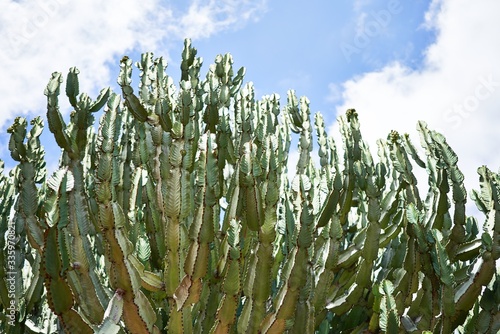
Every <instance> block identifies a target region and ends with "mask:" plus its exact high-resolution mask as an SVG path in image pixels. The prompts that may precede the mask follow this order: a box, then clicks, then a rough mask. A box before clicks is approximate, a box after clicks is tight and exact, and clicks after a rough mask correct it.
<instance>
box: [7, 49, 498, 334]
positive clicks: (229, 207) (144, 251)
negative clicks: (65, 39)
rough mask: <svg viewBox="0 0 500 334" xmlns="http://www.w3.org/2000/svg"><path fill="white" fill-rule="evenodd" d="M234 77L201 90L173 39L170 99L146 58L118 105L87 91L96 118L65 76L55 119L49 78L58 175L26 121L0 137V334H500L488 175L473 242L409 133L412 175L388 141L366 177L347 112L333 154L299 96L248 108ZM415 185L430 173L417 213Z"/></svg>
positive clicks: (459, 188) (455, 203) (55, 80)
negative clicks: (6, 166)
mask: <svg viewBox="0 0 500 334" xmlns="http://www.w3.org/2000/svg"><path fill="white" fill-rule="evenodd" d="M232 64H233V59H232V57H231V55H229V54H226V55H224V56H222V55H220V56H217V57H216V59H215V64H212V65H210V66H209V68H208V71H207V73H206V77H205V79H201V78H200V69H201V66H202V59H201V58H199V57H197V56H196V49H194V48H193V47H192V46H191V44H190V41H189V40H186V42H185V48H184V51H183V53H182V62H181V81H180V83H179V86H178V87H176V86H175V85H174V84H173V80H172V78H171V77H169V76H168V75H167V74H166V72H165V69H166V67H167V64H166V62H165V60H164V59H163V58H156V59H155V58H153V55H152V54H151V53H146V54H144V55H142V57H141V60H140V61H139V62H138V63H137V64H136V66H137V68H138V69H139V71H140V75H139V78H140V82H139V87H138V91H137V92H136V93H135V92H134V89H133V88H132V87H131V83H132V80H131V75H132V61H131V60H130V59H129V58H128V57H124V58H123V59H122V60H121V62H120V74H119V78H118V84H119V85H120V87H121V90H122V94H121V96H120V95H119V94H117V93H114V92H112V91H111V90H110V89H103V90H102V91H101V93H100V95H99V96H98V97H97V98H96V100H95V101H94V100H92V99H91V98H90V97H89V96H87V95H86V94H84V93H80V92H79V83H78V74H79V71H78V70H77V69H76V68H71V69H70V72H69V74H68V76H67V80H66V88H65V92H66V95H67V97H68V99H69V102H70V105H71V106H72V108H73V109H74V110H73V111H72V112H71V114H70V117H69V121H67V120H65V119H64V117H63V116H62V115H61V112H60V110H59V102H58V99H59V93H60V90H61V84H62V81H63V80H62V75H61V74H60V73H54V74H53V75H52V77H51V79H50V81H49V83H48V85H47V89H46V90H45V95H46V96H47V121H48V127H49V130H50V131H51V132H52V133H53V135H54V138H55V141H56V143H57V144H58V145H59V147H60V148H61V150H62V154H61V158H60V160H59V167H58V169H57V170H56V171H55V172H54V173H53V174H52V176H50V177H47V176H46V169H45V160H44V159H45V157H44V150H43V148H42V146H41V143H40V140H39V136H40V134H41V132H42V130H43V124H42V120H41V119H40V118H36V119H34V120H33V121H32V123H31V129H30V130H29V131H28V124H27V121H26V120H25V119H24V118H17V119H16V120H15V122H14V124H13V125H12V126H11V127H10V128H9V130H8V131H9V133H10V134H11V139H10V142H9V149H10V151H11V155H12V158H13V159H14V160H15V161H16V162H17V163H18V165H17V166H16V167H15V168H14V169H12V170H11V171H10V173H9V174H8V175H5V174H4V172H3V163H2V164H1V165H0V167H1V173H0V213H1V215H0V234H1V235H2V238H0V248H1V249H2V252H1V253H0V277H1V278H2V279H0V301H1V304H0V309H1V311H2V312H1V314H2V315H1V316H0V317H1V320H2V321H1V322H0V330H1V331H2V332H3V333H55V332H58V333H60V332H66V333H92V332H95V333H163V332H165V333H282V332H287V333H314V332H318V333H340V332H342V333H344V332H347V333H349V332H350V333H361V332H371V333H375V332H386V333H400V332H415V333H421V332H434V333H435V332H441V333H451V332H452V331H453V330H458V331H459V332H463V333H476V332H481V333H491V332H496V331H498V330H499V328H500V309H499V307H498V305H500V288H499V277H500V272H498V269H497V267H496V262H497V260H498V258H499V257H500V199H499V194H500V175H499V174H496V173H494V172H491V171H490V170H489V169H487V168H486V167H481V168H479V170H478V172H479V175H480V179H479V181H480V190H479V191H473V192H472V193H471V196H472V199H473V200H474V201H475V202H476V204H477V207H478V208H479V210H480V211H481V212H482V213H484V215H485V218H486V219H485V221H484V225H483V226H484V227H483V230H482V231H479V229H478V223H477V221H476V218H474V217H471V216H467V215H466V210H465V208H466V200H467V192H466V190H465V188H464V185H463V180H464V176H463V174H462V173H461V171H460V169H459V168H458V166H457V161H458V159H457V156H456V154H455V152H454V151H453V150H452V149H451V148H450V147H449V146H448V144H447V143H446V140H445V138H444V137H443V136H442V135H440V134H439V133H437V132H435V131H432V130H429V129H428V128H427V125H426V124H425V123H423V122H420V123H419V124H418V126H417V129H418V132H419V133H420V136H421V144H422V147H423V150H424V151H425V156H426V158H425V159H421V158H420V157H419V153H418V150H417V149H416V148H415V147H414V146H413V143H412V142H411V141H410V140H409V137H408V136H407V135H399V134H398V133H397V132H395V131H393V132H391V133H390V134H389V136H388V138H387V140H386V141H382V140H380V141H378V142H377V145H378V159H376V160H375V159H374V158H373V156H372V154H371V151H370V150H369V148H368V145H367V144H366V143H365V142H364V141H363V139H362V135H361V130H360V123H359V121H358V115H357V113H356V111H355V110H354V109H350V110H348V111H347V113H346V115H345V116H341V117H339V119H338V122H339V125H340V131H341V135H342V143H337V142H335V141H334V140H333V138H332V137H329V136H328V135H327V133H326V129H325V124H324V120H323V117H322V116H321V115H320V114H319V113H318V114H316V115H314V117H311V112H310V108H309V100H308V99H307V98H305V97H302V98H298V97H297V96H296V94H295V92H294V91H289V92H288V95H287V103H286V105H285V106H284V107H281V105H280V98H279V96H278V95H276V94H273V95H267V96H264V97H262V99H260V100H258V99H256V98H255V90H254V87H253V85H252V84H251V83H247V84H245V85H244V84H243V77H244V74H245V70H244V69H243V68H241V69H239V70H238V71H234V70H233V67H232ZM103 107H104V111H103V112H102V113H101V112H100V110H101V109H102V108H103ZM96 112H99V113H100V114H101V115H100V122H99V128H98V130H97V131H96V130H95V128H94V127H93V124H94V114H95V113H96ZM313 121H314V123H312V122H313ZM313 124H314V125H313ZM292 133H294V134H295V136H296V138H297V140H298V147H297V149H298V161H297V165H296V166H294V167H293V168H295V170H293V171H290V170H289V169H288V168H289V160H288V159H289V153H290V147H291V143H292V136H294V135H292ZM313 136H315V138H316V140H317V141H316V143H315V144H314V145H316V147H317V155H316V156H313V155H312V151H313V147H314V145H313ZM339 144H342V149H341V150H339V149H338V148H337V146H338V145H339ZM340 152H341V153H342V154H343V158H342V157H341V156H339V153H340ZM315 158H318V160H317V161H318V162H319V166H318V165H316V164H315V161H316V159H315ZM414 168H424V169H425V170H426V171H427V174H428V184H427V189H428V190H427V194H426V196H425V197H421V195H420V193H419V190H421V189H422V188H418V187H417V179H416V177H415V175H414V173H413V169H414ZM289 177H290V179H289ZM12 277H14V279H12ZM11 320H12V321H11Z"/></svg>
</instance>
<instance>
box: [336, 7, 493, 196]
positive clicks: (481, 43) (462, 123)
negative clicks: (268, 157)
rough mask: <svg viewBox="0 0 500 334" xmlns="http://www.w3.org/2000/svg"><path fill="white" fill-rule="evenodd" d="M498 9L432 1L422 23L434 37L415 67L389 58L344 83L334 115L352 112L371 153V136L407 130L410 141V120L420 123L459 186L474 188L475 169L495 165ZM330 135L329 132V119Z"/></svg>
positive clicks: (413, 127)
mask: <svg viewBox="0 0 500 334" xmlns="http://www.w3.org/2000/svg"><path fill="white" fill-rule="evenodd" d="M499 12H500V2H498V1H496V0H483V1H478V2H470V1H466V0H435V1H433V2H432V4H431V6H430V9H429V11H428V13H427V15H426V21H425V22H423V25H424V26H425V27H427V28H432V29H435V32H436V40H435V42H434V43H433V44H432V45H430V46H429V47H428V49H427V50H426V52H425V54H424V62H423V65H422V67H421V68H420V69H417V70H413V69H411V68H409V67H406V66H405V65H404V64H402V63H399V62H395V63H391V64H387V65H386V66H385V67H383V68H382V69H381V70H379V71H377V72H371V73H365V74H363V75H361V76H359V77H355V78H353V79H351V80H349V81H346V82H344V83H343V84H342V86H341V89H340V91H341V96H342V99H343V104H342V105H341V106H339V107H338V108H337V114H343V113H345V110H346V109H348V108H355V109H356V110H357V111H358V114H359V116H360V122H361V127H362V133H363V135H364V138H365V140H366V141H367V142H368V143H369V145H370V147H371V148H372V150H373V151H374V152H375V142H376V140H377V139H378V138H384V139H385V138H386V136H387V134H388V133H389V132H390V130H392V129H394V130H397V131H398V132H400V133H409V134H410V135H411V137H412V139H413V141H414V143H415V144H417V145H418V143H419V142H420V141H419V137H418V133H417V131H416V124H417V121H418V120H424V121H426V122H427V123H428V125H429V127H430V128H431V129H435V130H438V131H441V132H442V133H443V134H444V135H445V136H446V138H447V140H448V143H450V145H451V146H452V148H454V149H455V151H456V152H457V154H458V157H459V167H461V168H462V171H464V173H465V175H466V187H467V189H468V190H470V189H471V188H476V189H477V188H478V176H477V173H476V169H477V167H479V166H481V165H483V164H485V165H488V166H489V167H490V169H492V170H494V171H497V170H498V168H499V166H500V155H498V154H496V152H497V151H498V144H497V143H498V141H499V139H500V135H499V133H498V127H499V124H500V113H498V111H499V109H500V67H498V66H497V63H498V59H500V44H498V43H496V42H495V41H496V40H497V39H498V31H500V21H499V20H498V18H497V17H496V16H497V14H498V13H499ZM332 87H334V88H335V87H336V86H335V85H333V86H332ZM337 88H338V87H337ZM338 94H339V93H338V89H337V90H335V89H334V90H333V91H332V95H333V97H336V96H338ZM330 133H331V134H332V135H334V136H337V133H338V129H337V124H334V125H332V126H331V127H330Z"/></svg>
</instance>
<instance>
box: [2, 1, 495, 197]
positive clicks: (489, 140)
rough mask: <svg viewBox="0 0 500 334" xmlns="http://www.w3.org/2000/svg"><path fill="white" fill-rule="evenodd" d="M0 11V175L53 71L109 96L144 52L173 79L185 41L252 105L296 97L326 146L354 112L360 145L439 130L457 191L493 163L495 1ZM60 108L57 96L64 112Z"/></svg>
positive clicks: (34, 5) (63, 6)
mask: <svg viewBox="0 0 500 334" xmlns="http://www.w3.org/2000/svg"><path fill="white" fill-rule="evenodd" d="M0 8H1V9H2V10H1V11H0V61H1V64H2V66H1V67H0V77H1V78H2V80H1V82H0V97H1V99H2V111H1V113H0V159H2V160H4V161H5V162H6V166H7V167H8V168H12V166H13V163H12V161H11V160H10V158H9V152H8V150H7V144H8V138H9V137H8V135H7V134H6V129H7V127H8V126H9V125H10V124H11V123H12V121H13V119H14V117H15V116H18V115H22V116H25V117H28V118H32V117H34V116H36V115H45V105H46V101H45V96H44V95H43V90H44V88H45V86H46V84H47V81H48V79H49V77H50V75H51V73H52V72H53V71H59V72H63V75H64V76H65V75H66V73H67V71H68V69H69V68H70V67H71V66H76V67H78V68H79V69H80V72H81V74H80V80H81V91H82V92H87V93H89V95H90V96H93V97H95V96H97V94H98V92H99V90H100V89H101V88H103V87H106V86H112V87H114V89H115V90H117V89H116V84H115V83H116V75H117V71H118V68H119V66H118V63H119V60H120V58H121V57H122V56H123V55H128V56H129V57H131V58H132V59H133V60H134V61H137V60H139V59H140V58H139V57H140V54H141V53H142V52H146V51H153V52H154V53H155V55H156V56H164V57H166V58H167V60H168V62H169V66H168V68H167V72H168V74H169V75H171V76H173V77H174V78H178V77H179V72H180V71H179V61H180V54H181V51H182V47H183V39H184V38H185V37H190V38H191V39H192V43H193V45H194V47H196V48H197V49H198V55H199V56H201V57H203V59H204V69H205V71H206V69H207V68H208V65H209V64H211V63H212V62H213V60H214V58H215V56H216V55H217V54H224V53H227V52H229V53H231V54H232V55H233V58H234V61H235V64H234V66H235V67H237V68H239V67H241V66H244V67H246V70H247V71H246V77H245V78H246V82H249V81H252V82H253V83H254V85H255V88H256V92H257V94H256V95H257V97H259V98H260V97H261V96H262V95H266V94H271V93H278V94H279V95H280V96H281V97H282V103H283V104H284V103H285V102H286V100H285V99H286V93H287V90H288V89H295V90H296V92H297V94H298V95H299V96H303V95H305V96H307V97H308V98H309V100H310V101H311V104H310V106H311V109H312V112H316V111H320V112H322V113H323V115H324V116H325V119H326V121H327V125H328V128H329V131H330V134H331V135H333V136H334V137H336V138H338V131H337V128H336V121H335V120H336V118H337V117H338V116H339V115H341V114H343V113H344V112H345V110H346V109H347V108H356V109H357V110H358V113H359V115H360V121H361V126H362V133H363V135H364V138H365V140H366V141H367V142H368V144H369V145H370V146H371V147H372V148H374V147H375V141H376V140H377V139H378V138H386V136H387V134H388V133H389V131H390V130H392V129H395V130H398V131H399V132H402V133H403V132H407V133H410V135H411V136H412V138H413V140H414V143H415V144H418V143H419V138H418V133H417V131H416V124H417V120H424V121H426V122H427V123H428V124H429V126H430V127H431V128H433V129H437V130H439V131H441V132H443V133H444V134H445V136H446V137H447V139H448V142H449V143H450V144H451V145H452V147H453V148H454V149H455V150H456V151H457V153H458V155H459V159H460V160H459V165H460V166H461V168H462V169H463V171H464V173H465V174H466V186H467V188H468V189H471V188H472V187H473V188H478V186H477V185H478V181H477V174H476V172H475V171H476V169H477V167H479V166H480V165H483V164H486V165H488V166H489V167H490V168H491V169H492V170H494V171H497V170H498V168H499V166H500V156H498V155H495V154H494V153H495V152H496V150H497V144H496V143H497V142H498V141H499V139H500V134H498V131H497V129H498V125H499V122H500V118H499V115H500V114H499V113H498V109H499V106H500V66H498V65H497V64H498V59H500V44H499V43H498V33H499V32H500V23H499V22H500V20H498V17H497V16H498V13H500V2H499V1H497V0H478V1H475V2H471V1H466V0H425V1H424V0H415V1H402V0H354V1H325V0H323V1H320V0H310V1H307V2H303V1H295V0H275V1H272V0H256V1H251V0H241V1H236V0H222V1H221V0H218V1H215V0H190V1H160V0H142V1H133V0H122V1H118V0H109V1H106V2H105V3H103V2H100V1H97V0H88V1H85V2H78V3H70V1H68V0H44V1H28V0H25V1H10V0H0ZM202 72H203V71H202ZM203 73H204V72H203ZM62 95H63V94H62ZM61 100H64V99H63V98H62V99H61ZM68 106H69V104H68V103H67V102H66V101H62V103H61V110H63V111H64V112H65V114H66V115H67V114H68V113H69V111H70V110H69V107H68ZM50 136H51V134H50V132H49V131H48V128H46V130H45V133H44V135H43V144H44V145H45V146H46V150H47V152H48V154H47V159H48V160H49V161H48V166H49V168H51V169H52V170H53V169H54V168H55V166H56V163H57V159H58V155H59V153H58V150H57V148H56V147H55V146H54V141H53V140H52V139H51V137H50ZM294 157H295V153H294V152H292V153H291V159H292V160H293V158H294Z"/></svg>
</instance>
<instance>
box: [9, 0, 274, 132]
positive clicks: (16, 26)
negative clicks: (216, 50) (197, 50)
mask: <svg viewBox="0 0 500 334" xmlns="http://www.w3.org/2000/svg"><path fill="white" fill-rule="evenodd" d="M0 1H1V7H2V11H0V61H1V63H2V66H1V68H0V71H1V73H0V74H1V78H2V80H1V81H0V96H1V97H2V112H1V113H0V128H3V127H4V126H5V125H6V124H7V123H10V122H11V120H12V119H13V117H14V116H17V115H26V114H29V113H35V114H43V113H44V109H45V104H46V102H45V101H46V100H45V96H44V95H43V91H44V88H45V86H46V84H47V82H48V80H49V78H50V75H51V73H52V72H53V71H58V72H62V73H63V74H64V75H66V73H67V71H68V69H69V68H70V67H72V66H76V67H78V68H79V69H80V73H81V74H80V75H79V78H80V88H81V89H80V91H82V92H87V93H89V94H91V96H93V97H95V95H96V94H97V93H98V90H99V89H101V88H103V87H105V86H108V85H110V84H111V83H112V82H114V81H115V78H112V77H110V69H109V68H110V67H109V65H110V64H111V65H112V66H113V69H117V66H118V64H117V60H118V59H119V58H120V57H121V56H122V55H124V54H126V53H129V52H131V51H132V50H140V51H141V52H143V51H158V50H159V51H161V55H165V56H167V57H168V54H165V52H166V51H165V49H166V46H168V45H169V44H171V43H172V42H175V43H179V41H181V42H182V39H184V38H185V37H192V38H205V37H209V36H211V35H213V34H214V33H217V32H221V31H223V30H225V29H230V28H238V27H241V26H242V25H243V24H245V23H246V22H249V21H254V20H257V19H258V18H259V16H260V15H262V13H263V12H264V11H265V9H266V0H259V1H238V2H235V1H229V0H225V1H217V2H216V1H214V0H208V1H201V0H195V1H191V2H190V3H189V4H188V9H187V10H186V9H179V8H175V7H172V5H171V4H170V3H171V2H170V1H167V2H165V1H161V0H142V1H132V0H122V1H118V0H109V1H105V2H102V1H97V0H88V1H80V2H70V1H68V0H39V1H6V0H0ZM155 53H157V52H155ZM61 95H64V92H62V94H61ZM61 100H65V98H62V99H61Z"/></svg>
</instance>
